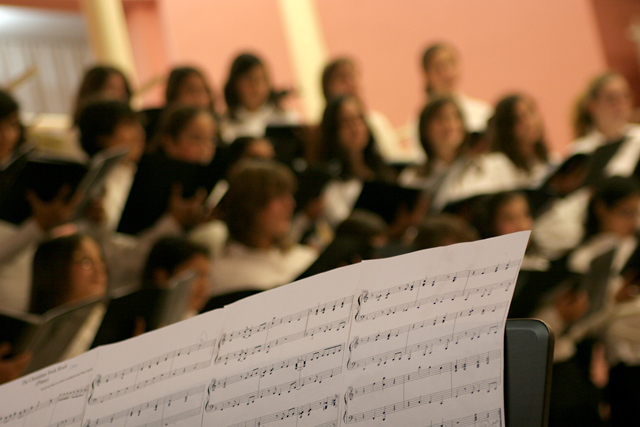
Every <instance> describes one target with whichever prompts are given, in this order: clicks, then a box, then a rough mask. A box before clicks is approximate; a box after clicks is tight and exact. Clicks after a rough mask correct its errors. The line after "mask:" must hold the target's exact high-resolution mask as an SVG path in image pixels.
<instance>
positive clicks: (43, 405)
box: [0, 387, 89, 427]
mask: <svg viewBox="0 0 640 427" xmlns="http://www.w3.org/2000/svg"><path fill="white" fill-rule="evenodd" d="M88 389H89V387H83V388H80V389H76V390H72V391H68V392H65V393H61V394H59V395H58V396H57V397H55V398H52V399H47V400H45V401H38V403H37V404H35V405H33V406H30V407H28V408H25V409H22V410H20V411H16V412H14V413H13V414H11V415H6V416H4V417H1V418H0V421H1V422H2V424H6V423H8V422H9V421H12V420H13V419H16V418H24V417H28V416H29V415H32V414H34V413H36V412H38V411H41V410H45V409H49V408H51V407H55V406H56V405H58V404H59V403H64V402H65V401H68V400H71V399H78V398H84V396H86V394H87V391H88ZM80 417H82V415H80ZM75 419H76V417H71V418H70V419H69V420H67V421H65V422H66V423H67V424H69V423H71V424H73V423H74V422H75V421H74V420H75ZM61 422H62V421H61ZM60 425H61V426H62V425H63V424H60ZM56 427H57V424H56Z"/></svg>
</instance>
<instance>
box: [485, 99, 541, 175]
mask: <svg viewBox="0 0 640 427" xmlns="http://www.w3.org/2000/svg"><path fill="white" fill-rule="evenodd" d="M525 99H527V97H525V96H524V95H521V94H513V95H509V96H507V97H505V98H503V99H501V100H500V102H498V105H497V106H496V111H495V113H494V115H493V118H492V119H491V120H490V122H489V125H490V131H489V135H491V137H492V139H493V141H492V145H493V149H494V150H495V151H499V152H501V153H504V154H505V155H506V156H507V157H508V158H509V159H510V160H511V161H512V162H513V164H514V165H516V167H518V169H522V170H525V171H527V172H530V171H531V164H530V162H528V161H527V159H526V158H525V157H524V156H523V155H522V152H521V150H520V143H519V141H518V140H517V138H516V132H515V128H516V123H517V116H516V105H517V103H518V102H519V101H523V100H525ZM534 153H535V156H536V157H537V159H538V160H541V161H543V162H546V161H548V160H549V153H548V152H547V146H546V144H545V143H544V139H543V138H540V140H538V141H536V142H535V143H534Z"/></svg>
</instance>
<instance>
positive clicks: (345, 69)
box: [327, 63, 360, 98]
mask: <svg viewBox="0 0 640 427" xmlns="http://www.w3.org/2000/svg"><path fill="white" fill-rule="evenodd" d="M358 77H359V75H358V71H357V70H356V67H355V66H354V65H353V64H350V63H343V64H341V65H340V66H338V67H337V69H336V70H335V71H334V72H333V76H332V78H331V80H330V81H329V84H328V86H327V89H328V90H327V92H328V95H329V98H334V97H337V96H340V95H351V96H355V97H356V98H357V97H359V92H360V88H359V86H358Z"/></svg>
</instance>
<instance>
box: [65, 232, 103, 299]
mask: <svg viewBox="0 0 640 427" xmlns="http://www.w3.org/2000/svg"><path fill="white" fill-rule="evenodd" d="M70 280H71V283H70V285H71V292H70V296H69V301H67V302H76V301H79V300H82V299H85V298H91V297H95V298H97V297H101V296H104V294H105V292H106V291H107V272H106V268H105V264H104V260H103V259H102V251H101V250H100V247H99V246H98V244H97V243H96V242H95V241H94V240H93V239H90V238H84V239H82V242H81V243H80V247H79V248H78V249H77V250H76V251H75V252H74V254H73V260H72V262H71V275H70Z"/></svg>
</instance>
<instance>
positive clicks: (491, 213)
mask: <svg viewBox="0 0 640 427" xmlns="http://www.w3.org/2000/svg"><path fill="white" fill-rule="evenodd" d="M519 197H522V198H524V200H526V201H527V204H528V203H529V199H527V196H526V195H525V193H523V192H522V191H517V190H515V191H503V192H500V193H495V194H490V195H487V196H485V197H481V198H479V199H478V200H477V201H476V203H474V208H475V210H476V211H475V213H473V214H472V217H473V224H474V226H475V228H476V230H478V233H479V234H480V237H481V238H483V239H486V238H489V237H496V236H498V230H497V228H496V219H497V218H498V213H499V212H500V209H502V208H503V207H504V206H505V205H506V204H507V203H509V202H511V201H512V200H514V199H516V198H519Z"/></svg>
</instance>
